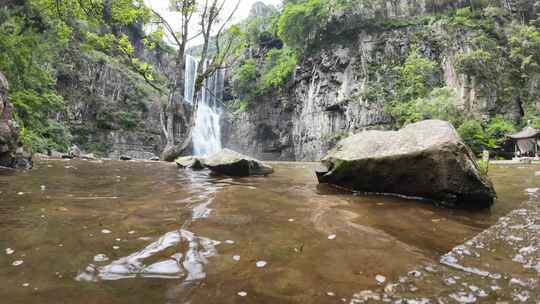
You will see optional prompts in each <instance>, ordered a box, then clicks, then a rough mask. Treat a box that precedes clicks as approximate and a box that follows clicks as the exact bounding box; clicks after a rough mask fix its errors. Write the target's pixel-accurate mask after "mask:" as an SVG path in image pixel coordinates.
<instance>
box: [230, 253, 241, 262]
mask: <svg viewBox="0 0 540 304" xmlns="http://www.w3.org/2000/svg"><path fill="white" fill-rule="evenodd" d="M232 258H233V260H235V261H237V262H239V261H240V256H239V255H233V257H232Z"/></svg>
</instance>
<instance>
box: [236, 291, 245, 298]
mask: <svg viewBox="0 0 540 304" xmlns="http://www.w3.org/2000/svg"><path fill="white" fill-rule="evenodd" d="M238 295H239V296H241V297H245V296H247V292H245V291H239V292H238Z"/></svg>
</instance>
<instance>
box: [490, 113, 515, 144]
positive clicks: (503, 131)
mask: <svg viewBox="0 0 540 304" xmlns="http://www.w3.org/2000/svg"><path fill="white" fill-rule="evenodd" d="M515 132H516V127H515V126H514V125H513V124H512V123H511V122H509V121H507V120H505V119H504V117H502V116H500V115H498V116H495V117H493V118H492V119H491V120H490V121H489V124H488V125H487V127H486V134H487V136H488V137H489V138H490V140H493V141H494V143H495V144H496V145H501V144H502V143H504V141H505V140H506V135H508V134H512V133H515Z"/></svg>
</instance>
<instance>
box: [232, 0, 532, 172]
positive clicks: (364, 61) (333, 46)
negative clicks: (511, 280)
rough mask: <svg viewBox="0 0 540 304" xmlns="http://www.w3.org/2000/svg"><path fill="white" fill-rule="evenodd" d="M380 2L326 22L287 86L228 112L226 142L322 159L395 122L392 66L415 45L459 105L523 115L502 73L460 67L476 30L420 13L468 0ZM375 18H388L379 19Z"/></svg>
mask: <svg viewBox="0 0 540 304" xmlns="http://www.w3.org/2000/svg"><path fill="white" fill-rule="evenodd" d="M381 3H384V4H385V5H383V6H382V7H375V8H363V9H362V10H360V12H361V14H360V13H351V14H344V15H342V16H337V17H336V18H335V20H334V21H333V22H331V23H330V25H329V26H328V30H327V34H326V36H325V38H326V40H325V43H324V45H323V46H322V47H321V48H320V49H319V50H316V51H314V52H312V53H311V55H308V56H305V58H304V59H303V61H302V62H301V64H300V65H299V66H297V69H296V72H295V74H294V76H293V77H292V80H291V81H290V83H289V84H288V86H287V87H286V88H285V89H283V90H282V92H279V93H274V94H273V95H271V96H263V97H261V98H258V99H257V100H254V101H252V102H251V103H250V106H249V107H248V108H247V110H246V111H245V112H243V113H240V114H236V115H228V116H226V118H225V122H224V125H225V126H224V128H225V130H226V131H225V132H223V133H224V134H225V136H224V138H223V142H224V146H225V147H230V148H231V149H236V150H238V151H242V152H244V153H248V154H250V155H252V156H254V157H258V158H261V159H266V160H269V159H276V160H297V161H317V160H319V159H321V158H322V157H323V156H324V155H326V153H327V152H328V150H329V149H330V148H332V147H333V146H334V145H335V143H336V142H337V141H338V140H339V139H341V138H343V137H344V136H348V135H351V134H354V133H357V132H358V131H360V130H365V129H387V128H389V127H391V124H392V118H391V116H390V115H389V114H388V112H387V110H386V106H387V104H388V102H389V100H388V96H389V94H390V95H391V94H392V93H393V92H395V91H396V89H397V88H396V77H395V74H393V71H395V68H396V67H398V66H400V65H401V64H403V62H404V59H405V58H406V57H407V54H408V53H409V51H410V50H411V48H413V47H415V48H418V49H419V50H420V52H421V53H422V55H423V56H424V57H426V58H429V59H431V60H433V61H434V62H436V63H437V69H436V71H435V72H434V73H433V75H431V81H432V82H434V83H437V84H438V85H439V86H441V87H448V88H450V89H452V90H454V91H455V92H456V95H457V99H456V102H455V103H456V106H457V107H458V108H459V109H461V110H463V111H465V112H467V113H472V114H473V115H475V116H476V117H477V118H478V119H480V120H481V119H485V118H486V117H489V116H493V115H494V114H499V113H501V114H504V115H505V117H506V118H508V119H511V120H514V121H517V120H519V119H521V118H522V117H523V105H522V104H521V101H520V99H519V97H516V96H514V97H507V96H505V97H503V96H501V94H502V93H501V92H502V91H501V85H497V84H498V83H499V84H500V83H502V81H503V80H502V77H504V76H502V75H501V76H499V75H493V78H494V79H495V78H497V77H499V78H501V79H496V80H493V79H492V80H490V81H486V80H485V79H483V78H481V77H476V76H470V75H464V74H460V73H459V72H458V69H457V64H456V61H457V59H456V56H457V54H460V53H461V54H467V53H469V52H471V51H472V47H471V43H470V40H468V39H470V38H471V37H474V36H475V35H476V34H477V32H478V30H477V29H473V28H464V29H460V30H457V31H456V30H449V28H448V27H445V26H444V25H441V24H437V23H433V24H432V23H430V24H429V26H428V25H427V24H426V23H424V22H419V21H418V20H419V19H417V18H416V17H414V16H416V15H417V14H419V15H422V14H427V13H438V12H441V11H444V10H447V9H451V8H460V7H462V6H464V5H468V4H469V1H442V0H441V1H406V0H402V1H382V2H381ZM517 7H519V6H517ZM515 8H516V6H515V4H514V2H513V1H510V2H508V1H506V2H505V3H504V4H503V5H502V6H501V9H503V10H505V11H506V12H508V13H512V12H513V11H514V9H515ZM377 16H382V17H383V18H382V19H379V20H384V21H383V22H380V23H378V24H374V23H373V22H372V18H375V17H377ZM411 16H413V17H414V18H413V19H411V18H408V17H411ZM393 17H399V18H397V19H392V18H393ZM418 18H421V16H419V17H418ZM369 20H371V21H369ZM499 80H500V81H499ZM535 83H536V81H535V80H534V79H533V80H530V85H529V87H530V88H531V90H532V91H534V92H531V95H534V94H538V92H540V91H538V90H537V89H536V88H535V87H536V86H535ZM381 92H384V94H382V93H381ZM385 94H386V95H385Z"/></svg>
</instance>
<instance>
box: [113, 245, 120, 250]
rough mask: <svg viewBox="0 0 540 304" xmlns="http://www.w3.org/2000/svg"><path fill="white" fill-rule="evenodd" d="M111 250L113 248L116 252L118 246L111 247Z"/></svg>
mask: <svg viewBox="0 0 540 304" xmlns="http://www.w3.org/2000/svg"><path fill="white" fill-rule="evenodd" d="M112 248H113V249H114V250H118V249H120V246H112Z"/></svg>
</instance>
